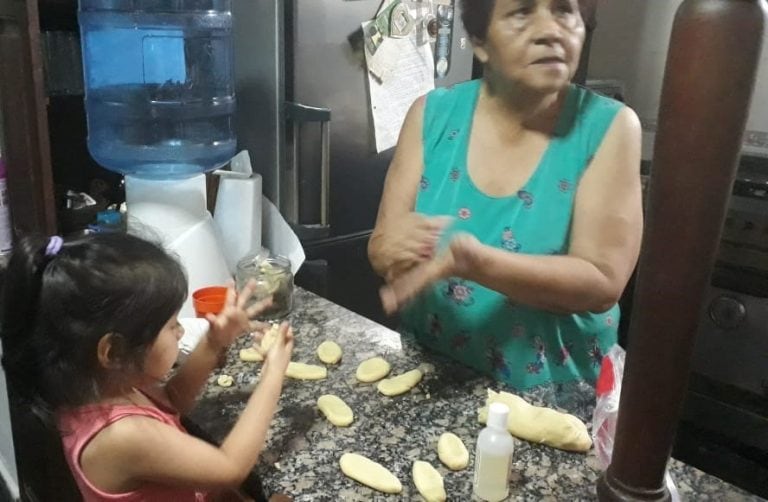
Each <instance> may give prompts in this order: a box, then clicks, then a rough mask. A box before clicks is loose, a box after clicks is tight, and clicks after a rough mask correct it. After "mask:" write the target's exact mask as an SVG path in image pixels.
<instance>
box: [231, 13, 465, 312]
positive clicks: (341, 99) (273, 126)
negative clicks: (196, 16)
mask: <svg viewBox="0 0 768 502" xmlns="http://www.w3.org/2000/svg"><path fill="white" fill-rule="evenodd" d="M409 3H417V4H423V6H425V7H429V8H431V9H433V12H434V16H435V19H436V20H437V19H438V18H439V19H445V18H446V16H445V15H443V14H444V10H445V9H446V4H447V5H448V7H451V6H452V8H453V9H454V11H453V19H452V23H449V24H448V26H449V27H450V28H451V30H452V33H451V35H452V36H450V38H447V37H446V38H443V40H450V41H451V44H450V50H449V51H446V50H445V47H441V49H440V51H438V52H439V55H440V56H445V57H447V58H449V62H448V65H447V74H446V75H445V76H444V77H443V78H439V79H437V80H436V81H435V84H436V85H437V86H446V85H450V84H453V83H456V82H461V81H464V80H468V79H470V78H471V75H472V60H473V55H472V49H471V45H470V43H469V39H468V37H467V35H466V33H465V32H464V30H463V26H462V24H461V20H460V17H461V16H460V13H459V10H458V3H459V2H457V1H456V2H455V1H454V0H423V1H420V2H409ZM380 5H381V0H356V1H348V0H288V1H284V0H261V1H256V2H254V1H243V2H234V4H233V20H234V31H235V78H236V82H237V84H236V92H237V99H238V118H237V121H238V126H237V133H238V141H239V146H240V147H241V148H246V149H248V150H249V151H250V153H251V157H252V158H253V159H254V169H255V170H256V171H257V172H258V173H260V174H261V175H262V178H263V189H264V193H265V195H266V196H267V197H269V198H270V199H271V200H272V201H273V202H275V204H276V205H278V206H279V207H280V209H281V212H282V213H283V215H284V216H285V217H286V219H288V220H289V222H291V223H292V225H293V227H294V229H295V230H296V232H297V234H298V235H299V237H300V238H301V240H302V244H303V246H304V249H305V252H306V254H307V261H306V262H305V264H304V266H303V268H302V271H301V272H300V273H299V274H298V276H297V278H296V281H297V283H298V284H300V285H302V286H304V287H307V288H308V289H310V290H313V291H315V292H316V293H319V294H321V295H323V296H325V297H327V298H329V299H331V300H333V301H335V302H336V303H339V304H341V305H343V306H345V307H347V308H350V309H351V310H354V311H356V312H358V313H360V314H363V315H365V316H367V317H369V318H372V319H374V320H377V321H380V322H381V321H385V318H384V316H383V313H382V311H381V307H380V302H379V299H378V284H379V282H378V279H377V278H376V276H375V275H374V274H373V271H372V270H371V268H370V265H369V263H368V258H367V254H366V246H367V241H368V238H369V236H370V233H371V230H372V229H373V225H374V223H375V218H376V212H377V209H378V204H379V200H380V197H381V192H382V188H383V183H384V177H385V174H386V171H387V168H388V166H389V162H390V160H391V158H392V153H393V152H392V150H388V151H385V152H382V153H381V154H377V153H376V149H375V142H374V135H373V127H372V119H371V114H370V111H369V104H368V89H367V85H368V83H367V80H368V79H367V72H366V69H365V65H364V59H363V49H362V43H363V38H362V30H361V23H363V22H364V21H367V20H370V19H371V18H373V17H374V16H375V15H376V13H377V10H378V9H379V6H380ZM439 9H442V10H443V12H439ZM435 27H436V28H439V30H444V29H445V27H444V26H442V25H440V26H439V27H438V26H435ZM439 30H438V32H437V37H436V38H438V39H439V38H440V34H439ZM446 52H447V54H446ZM440 68H441V69H445V68H446V65H445V64H441V65H440Z"/></svg>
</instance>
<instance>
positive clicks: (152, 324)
mask: <svg viewBox="0 0 768 502" xmlns="http://www.w3.org/2000/svg"><path fill="white" fill-rule="evenodd" d="M252 291H253V285H252V284H249V285H247V286H245V287H244V288H243V290H242V291H241V292H240V294H236V293H235V291H234V290H233V289H231V288H230V290H229V291H228V294H227V300H226V304H225V307H224V310H223V311H222V312H221V313H220V314H219V315H218V316H212V315H209V317H208V320H209V321H210V322H211V329H210V331H209V332H208V334H207V336H206V337H204V338H203V339H202V340H201V341H200V343H199V344H198V346H197V348H196V349H195V351H194V352H193V353H192V354H190V356H189V358H188V359H187V360H186V362H185V363H184V365H183V366H181V367H180V368H178V370H177V371H176V372H175V374H174V375H173V377H171V378H170V379H167V381H166V380H164V379H165V377H166V375H167V374H168V372H169V371H170V370H171V367H172V366H173V364H174V362H175V361H176V356H177V354H178V341H179V339H180V338H181V336H182V334H183V329H182V327H181V326H180V325H179V323H178V321H177V319H176V316H177V314H178V312H179V309H180V307H181V305H182V303H183V301H184V299H185V297H186V292H187V281H186V278H185V275H184V271H183V270H182V267H181V266H180V265H179V264H178V263H177V262H176V261H175V260H173V259H172V258H171V257H169V256H168V255H167V254H166V253H165V252H164V251H163V250H162V249H161V248H160V247H158V246H156V245H154V244H151V243H149V242H146V241H144V240H141V239H139V238H137V237H133V236H130V235H126V234H117V233H110V234H95V235H91V236H87V237H84V238H81V239H77V240H72V241H67V242H64V241H63V240H62V239H61V238H60V237H51V238H50V239H43V238H31V237H28V238H24V239H22V240H21V241H19V242H18V243H17V245H16V248H15V250H14V252H13V255H12V257H11V260H10V263H9V266H8V270H7V272H6V278H5V295H4V305H3V326H2V341H3V348H4V355H3V365H4V366H5V369H6V372H7V375H8V378H9V380H10V382H11V384H12V385H13V386H14V389H16V395H18V396H19V398H20V399H23V400H24V401H26V402H27V403H28V404H29V406H31V407H32V408H33V409H34V410H35V411H36V413H37V414H38V415H39V416H41V417H42V418H44V419H47V420H50V421H52V422H53V421H55V423H56V424H57V425H58V428H59V431H60V433H61V436H62V443H63V447H64V454H65V456H66V459H67V462H68V463H69V466H70V468H71V470H72V473H73V475H74V478H75V481H76V482H77V485H78V486H79V488H80V491H81V493H82V494H83V497H84V499H85V500H86V501H106V500H110V501H139V500H140V501H178V502H186V501H204V500H215V499H216V498H217V494H219V493H224V492H227V491H230V490H229V489H236V488H238V487H239V486H240V484H241V482H242V481H243V480H244V479H245V477H246V476H247V475H248V473H249V472H250V471H251V469H252V468H253V466H254V464H255V463H256V461H257V459H258V457H259V454H260V453H261V451H262V449H263V448H264V442H265V437H266V434H267V429H268V428H269V423H270V421H271V419H272V415H273V414H274V412H275V408H276V406H277V401H278V398H279V397H280V392H281V389H282V384H283V375H284V374H285V369H286V366H287V365H288V362H289V360H290V357H291V351H292V350H293V333H292V331H291V329H290V328H289V327H288V325H287V324H285V323H284V324H283V325H282V326H280V330H279V335H278V338H277V341H276V342H275V344H274V345H272V347H271V349H270V351H269V352H268V354H266V358H265V362H264V368H263V370H262V374H261V378H260V381H259V384H258V386H257V387H256V389H255V390H254V392H253V394H252V395H251V397H250V399H249V400H248V404H247V405H246V407H245V410H244V411H243V413H242V415H241V416H240V418H239V420H238V421H237V423H236V424H235V426H234V427H233V428H232V431H231V432H230V433H229V435H228V436H227V437H226V438H225V439H224V441H223V443H222V444H221V446H220V447H218V448H217V447H215V446H212V445H210V444H208V443H206V442H204V441H201V440H199V439H197V438H195V437H193V436H190V435H189V434H187V433H186V431H185V430H184V428H183V427H182V425H181V423H180V421H179V415H180V414H183V413H186V412H187V411H189V410H190V409H191V408H192V407H193V406H194V403H195V399H196V397H197V395H198V394H199V392H200V391H201V389H202V388H203V386H204V385H205V383H206V380H207V378H208V376H209V374H210V373H211V371H212V370H213V369H214V367H215V366H216V364H217V360H218V356H219V354H220V353H221V351H222V350H225V349H226V348H227V347H228V346H229V345H230V344H231V343H232V342H233V341H234V340H235V339H236V338H237V337H239V336H240V335H242V334H244V333H246V332H247V331H250V330H251V329H253V328H254V327H255V326H253V325H251V324H250V323H249V318H252V317H253V316H255V315H256V314H257V313H258V312H259V311H260V310H261V309H263V308H264V307H265V306H266V303H265V302H260V303H256V304H254V305H253V306H251V307H250V308H246V302H247V301H248V299H249V297H250V296H251V293H252ZM51 419H52V420H51Z"/></svg>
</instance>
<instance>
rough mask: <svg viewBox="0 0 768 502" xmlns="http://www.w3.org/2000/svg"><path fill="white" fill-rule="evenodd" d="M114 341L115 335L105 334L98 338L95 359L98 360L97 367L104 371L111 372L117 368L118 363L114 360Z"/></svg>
mask: <svg viewBox="0 0 768 502" xmlns="http://www.w3.org/2000/svg"><path fill="white" fill-rule="evenodd" d="M115 341H116V340H115V335H114V334H113V333H107V334H106V335H104V336H102V337H101V338H99V343H98V345H96V357H97V358H98V360H99V366H101V367H102V368H104V369H107V370H111V369H116V368H117V367H118V364H119V362H118V361H117V360H115V358H114V356H115V353H116V350H115Z"/></svg>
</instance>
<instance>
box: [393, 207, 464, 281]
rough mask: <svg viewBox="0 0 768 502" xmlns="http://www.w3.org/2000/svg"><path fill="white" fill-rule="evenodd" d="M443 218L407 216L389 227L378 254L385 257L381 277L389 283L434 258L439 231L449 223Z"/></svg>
mask: <svg viewBox="0 0 768 502" xmlns="http://www.w3.org/2000/svg"><path fill="white" fill-rule="evenodd" d="M450 221H451V218H450V217H446V216H436V217H427V216H424V215H421V214H418V213H407V214H405V215H404V216H403V217H401V218H400V219H398V220H397V221H393V222H391V223H390V225H389V228H388V229H387V230H386V233H387V239H386V241H385V243H384V244H383V245H382V252H383V253H384V254H386V255H387V256H389V259H390V265H389V268H388V269H387V272H386V274H385V279H386V280H387V281H392V280H394V279H396V278H397V277H399V276H401V275H402V274H403V273H405V272H407V271H409V270H411V269H412V268H413V267H414V266H416V265H418V264H420V263H423V262H426V261H428V260H431V259H432V258H434V257H435V254H436V251H437V243H438V241H439V240H440V236H441V234H442V232H443V229H444V228H445V227H446V226H447V225H448V223H450Z"/></svg>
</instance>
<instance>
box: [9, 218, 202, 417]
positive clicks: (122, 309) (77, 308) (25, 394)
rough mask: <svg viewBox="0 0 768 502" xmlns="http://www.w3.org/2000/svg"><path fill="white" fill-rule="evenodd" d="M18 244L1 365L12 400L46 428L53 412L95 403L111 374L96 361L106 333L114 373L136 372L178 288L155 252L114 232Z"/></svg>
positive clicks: (171, 269)
mask: <svg viewBox="0 0 768 502" xmlns="http://www.w3.org/2000/svg"><path fill="white" fill-rule="evenodd" d="M49 242H50V241H49V240H48V239H47V238H43V237H34V236H31V237H25V238H23V239H21V240H20V241H19V242H18V243H17V244H16V246H15V248H14V251H13V254H12V256H11V259H10V262H9V264H8V269H7V271H6V274H5V283H4V285H3V286H4V287H3V306H2V319H1V320H0V322H2V326H1V327H0V336H2V342H3V366H4V367H5V371H6V373H7V375H8V380H9V382H10V383H11V386H12V387H13V388H14V394H15V395H16V397H17V398H18V399H20V400H22V401H23V402H26V403H28V405H29V406H31V407H32V408H33V411H35V413H36V414H37V415H38V416H40V417H41V418H43V419H44V420H46V421H48V420H47V419H49V418H50V417H51V412H53V411H55V410H56V409H57V408H58V407H60V406H78V405H82V404H86V403H89V402H93V401H94V400H96V399H98V398H99V395H100V394H99V389H100V383H102V382H104V381H106V379H107V378H111V377H113V376H116V375H114V374H113V373H112V372H111V371H110V372H108V371H107V370H105V369H104V368H103V367H101V365H100V364H99V362H98V360H97V356H96V350H97V346H98V342H99V340H100V339H101V337H102V336H104V335H106V334H108V333H109V334H112V336H113V338H112V341H113V347H112V352H111V353H110V355H111V356H113V357H114V359H115V360H116V361H117V362H118V363H119V366H120V369H119V370H118V371H119V372H120V374H122V373H123V372H129V371H136V370H141V368H142V364H143V360H144V355H145V353H146V350H147V349H148V348H149V347H150V346H151V345H152V343H153V342H154V341H155V338H156V337H157V335H158V333H159V332H160V330H161V329H162V328H163V326H164V325H165V324H166V322H168V319H170V318H171V316H172V315H173V314H174V313H175V312H176V311H177V310H178V309H179V308H180V307H181V305H182V303H183V302H184V299H185V298H186V294H187V280H186V277H185V275H184V270H183V269H182V267H181V265H180V264H179V263H178V262H177V261H176V260H174V259H173V258H171V257H170V256H169V255H168V254H167V253H166V252H165V251H164V250H163V249H162V248H161V247H159V246H158V245H155V244H153V243H150V242H147V241H145V240H142V239H140V238H138V237H134V236H131V235H127V234H123V233H100V234H93V235H88V236H85V237H83V238H79V239H77V240H72V241H67V242H64V243H63V245H62V246H61V249H60V250H59V251H58V253H55V254H53V255H51V254H52V253H50V252H49V255H51V256H49V255H46V246H47V245H48V244H49Z"/></svg>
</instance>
